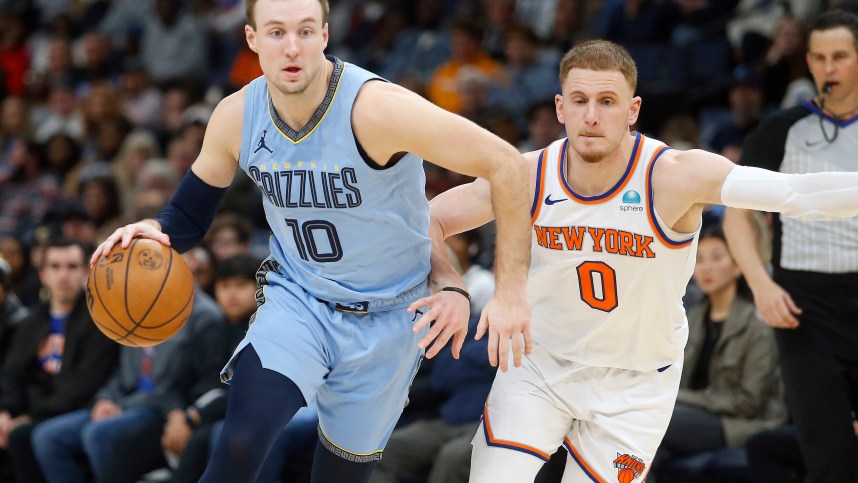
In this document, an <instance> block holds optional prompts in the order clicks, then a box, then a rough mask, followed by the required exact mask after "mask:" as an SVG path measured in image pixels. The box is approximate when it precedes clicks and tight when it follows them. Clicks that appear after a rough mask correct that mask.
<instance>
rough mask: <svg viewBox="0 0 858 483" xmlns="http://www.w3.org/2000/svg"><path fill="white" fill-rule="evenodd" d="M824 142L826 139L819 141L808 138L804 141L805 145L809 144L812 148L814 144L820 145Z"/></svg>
mask: <svg viewBox="0 0 858 483" xmlns="http://www.w3.org/2000/svg"><path fill="white" fill-rule="evenodd" d="M824 142H825V139H820V140H819V141H808V140H805V141H804V145H805V146H807V147H809V148H812V147H814V146H819V145H820V144H822V143H824Z"/></svg>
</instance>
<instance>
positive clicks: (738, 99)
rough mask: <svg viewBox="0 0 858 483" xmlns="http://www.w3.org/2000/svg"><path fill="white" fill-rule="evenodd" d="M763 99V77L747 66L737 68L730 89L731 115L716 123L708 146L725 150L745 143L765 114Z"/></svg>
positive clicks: (715, 149) (720, 151) (719, 150)
mask: <svg viewBox="0 0 858 483" xmlns="http://www.w3.org/2000/svg"><path fill="white" fill-rule="evenodd" d="M763 102H764V97H763V89H762V80H761V79H760V77H759V76H758V75H757V74H756V73H755V72H754V71H753V70H751V69H749V68H747V67H745V66H739V67H737V68H736V69H735V70H734V71H733V80H732V83H731V84H730V90H729V104H730V115H729V116H727V117H724V118H723V119H722V120H720V121H719V122H717V124H716V125H715V126H714V129H713V130H712V135H711V137H709V139H708V143H706V144H708V148H710V149H711V150H712V151H714V152H717V153H722V152H724V150H725V148H728V147H730V146H742V143H743V142H744V140H745V138H746V137H747V136H748V134H750V133H751V131H753V130H754V128H756V127H757V124H759V122H760V120H761V119H762V117H763ZM704 142H705V141H704Z"/></svg>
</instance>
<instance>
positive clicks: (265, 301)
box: [221, 261, 429, 462]
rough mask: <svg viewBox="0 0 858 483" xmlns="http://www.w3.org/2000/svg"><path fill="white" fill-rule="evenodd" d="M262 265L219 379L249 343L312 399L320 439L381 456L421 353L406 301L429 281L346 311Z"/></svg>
mask: <svg viewBox="0 0 858 483" xmlns="http://www.w3.org/2000/svg"><path fill="white" fill-rule="evenodd" d="M266 268H267V269H268V272H267V273H260V274H258V275H259V276H258V277H257V280H259V281H260V283H262V285H261V293H258V296H257V298H258V301H259V303H260V305H259V308H258V309H257V311H256V314H255V315H254V318H253V319H251V320H252V322H251V325H250V329H249V330H248V331H247V335H246V336H245V338H244V340H242V341H241V343H240V344H239V345H238V347H237V348H236V350H235V353H234V354H233V356H232V358H231V359H230V361H229V362H228V363H227V365H226V367H225V368H224V369H223V371H222V372H221V379H222V380H223V381H224V382H227V381H228V380H229V378H230V377H231V376H232V369H233V364H234V362H235V360H236V356H237V355H238V354H239V352H241V350H242V349H243V348H244V347H246V346H247V345H248V344H252V345H253V348H254V349H255V350H256V352H257V353H258V354H259V359H260V360H261V361H262V367H264V368H266V369H271V370H274V371H277V372H279V373H281V374H283V375H285V376H286V377H288V378H289V379H291V380H292V381H294V382H295V384H296V385H297V386H298V388H299V389H300V390H301V393H302V394H303V395H304V400H305V401H312V400H313V398H314V397H315V398H316V399H317V402H318V408H319V436H320V440H321V441H322V444H324V445H325V446H326V447H327V448H328V449H329V450H331V451H332V452H333V453H335V454H337V455H338V456H341V457H343V458H345V459H348V460H350V461H356V462H366V461H374V460H378V459H381V452H382V450H383V449H384V445H385V444H387V440H388V439H389V438H390V434H391V433H392V432H393V428H394V426H395V425H396V422H397V421H398V419H399V416H400V414H401V413H402V409H403V408H404V407H405V404H406V402H407V400H408V389H409V387H410V385H411V381H412V380H413V379H414V375H415V374H416V372H417V368H418V366H419V365H420V361H421V360H422V358H423V350H422V349H420V348H419V347H417V343H418V342H419V341H420V339H421V338H422V337H423V336H424V334H425V332H426V330H425V329H424V330H423V331H421V332H420V333H414V331H413V330H412V326H413V325H414V319H415V316H414V315H415V314H412V313H409V312H407V311H406V308H407V307H408V306H409V305H410V304H411V303H412V302H413V301H414V300H417V299H419V298H421V297H424V296H426V295H428V294H429V289H428V287H427V286H426V285H425V284H421V285H420V286H418V287H414V288H412V289H410V290H407V291H406V292H403V293H402V294H400V295H399V296H397V297H395V298H393V299H386V300H370V301H369V302H368V311H367V312H366V313H350V312H346V311H343V310H344V309H348V308H346V307H343V306H339V307H338V308H337V306H336V304H332V303H326V302H324V301H320V300H319V299H316V298H315V297H313V296H312V295H310V294H309V293H307V292H306V291H304V290H303V289H302V288H301V287H300V286H298V285H297V284H296V283H295V282H294V281H292V280H291V279H290V278H288V277H286V276H285V275H282V274H281V273H279V272H278V270H277V268H278V267H277V265H276V264H275V263H274V262H271V261H267V262H266V263H265V264H263V270H264V269H266ZM266 282H267V283H266ZM356 308H357V309H364V308H367V307H356Z"/></svg>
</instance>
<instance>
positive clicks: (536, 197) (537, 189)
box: [530, 148, 548, 223]
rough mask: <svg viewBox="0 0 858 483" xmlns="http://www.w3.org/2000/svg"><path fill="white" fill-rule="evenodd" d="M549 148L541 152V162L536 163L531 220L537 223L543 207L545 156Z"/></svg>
mask: <svg viewBox="0 0 858 483" xmlns="http://www.w3.org/2000/svg"><path fill="white" fill-rule="evenodd" d="M547 151H548V148H545V149H543V150H542V152H541V153H539V162H538V163H537V165H536V183H534V190H533V192H534V194H533V205H532V206H531V207H530V222H531V223H535V222H536V219H537V218H538V217H539V211H540V208H541V207H542V195H543V194H544V192H545V158H546V152H547Z"/></svg>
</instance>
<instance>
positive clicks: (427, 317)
mask: <svg viewBox="0 0 858 483" xmlns="http://www.w3.org/2000/svg"><path fill="white" fill-rule="evenodd" d="M420 307H429V310H428V311H427V312H425V313H423V314H421V315H420V318H419V319H418V320H417V322H416V323H415V324H414V327H413V330H414V332H420V331H421V330H423V328H424V327H426V326H427V325H428V324H432V326H431V327H429V331H428V332H427V333H426V335H425V336H424V337H423V338H422V339H420V342H419V343H417V346H418V347H420V348H421V349H426V357H427V358H428V359H431V358H433V357H435V356H436V355H438V353H439V352H441V349H443V348H444V346H445V345H447V341H448V340H450V338H451V337H452V338H453V344H452V346H451V347H450V350H451V351H452V353H453V357H454V358H456V359H458V358H459V353H460V351H461V350H462V344H464V343H465V336H466V335H468V318H469V317H470V316H471V303H470V301H469V300H468V298H467V297H464V296H463V295H462V294H460V293H458V292H452V291H443V292H438V293H435V294H433V295H430V296H428V297H423V298H422V299H420V300H417V301H415V302H414V303H412V304H411V305H410V306H408V311H409V312H416V311H417V310H418V309H419V308H420ZM433 341H434V342H433ZM430 344H431V346H430ZM427 347H428V349H427Z"/></svg>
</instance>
